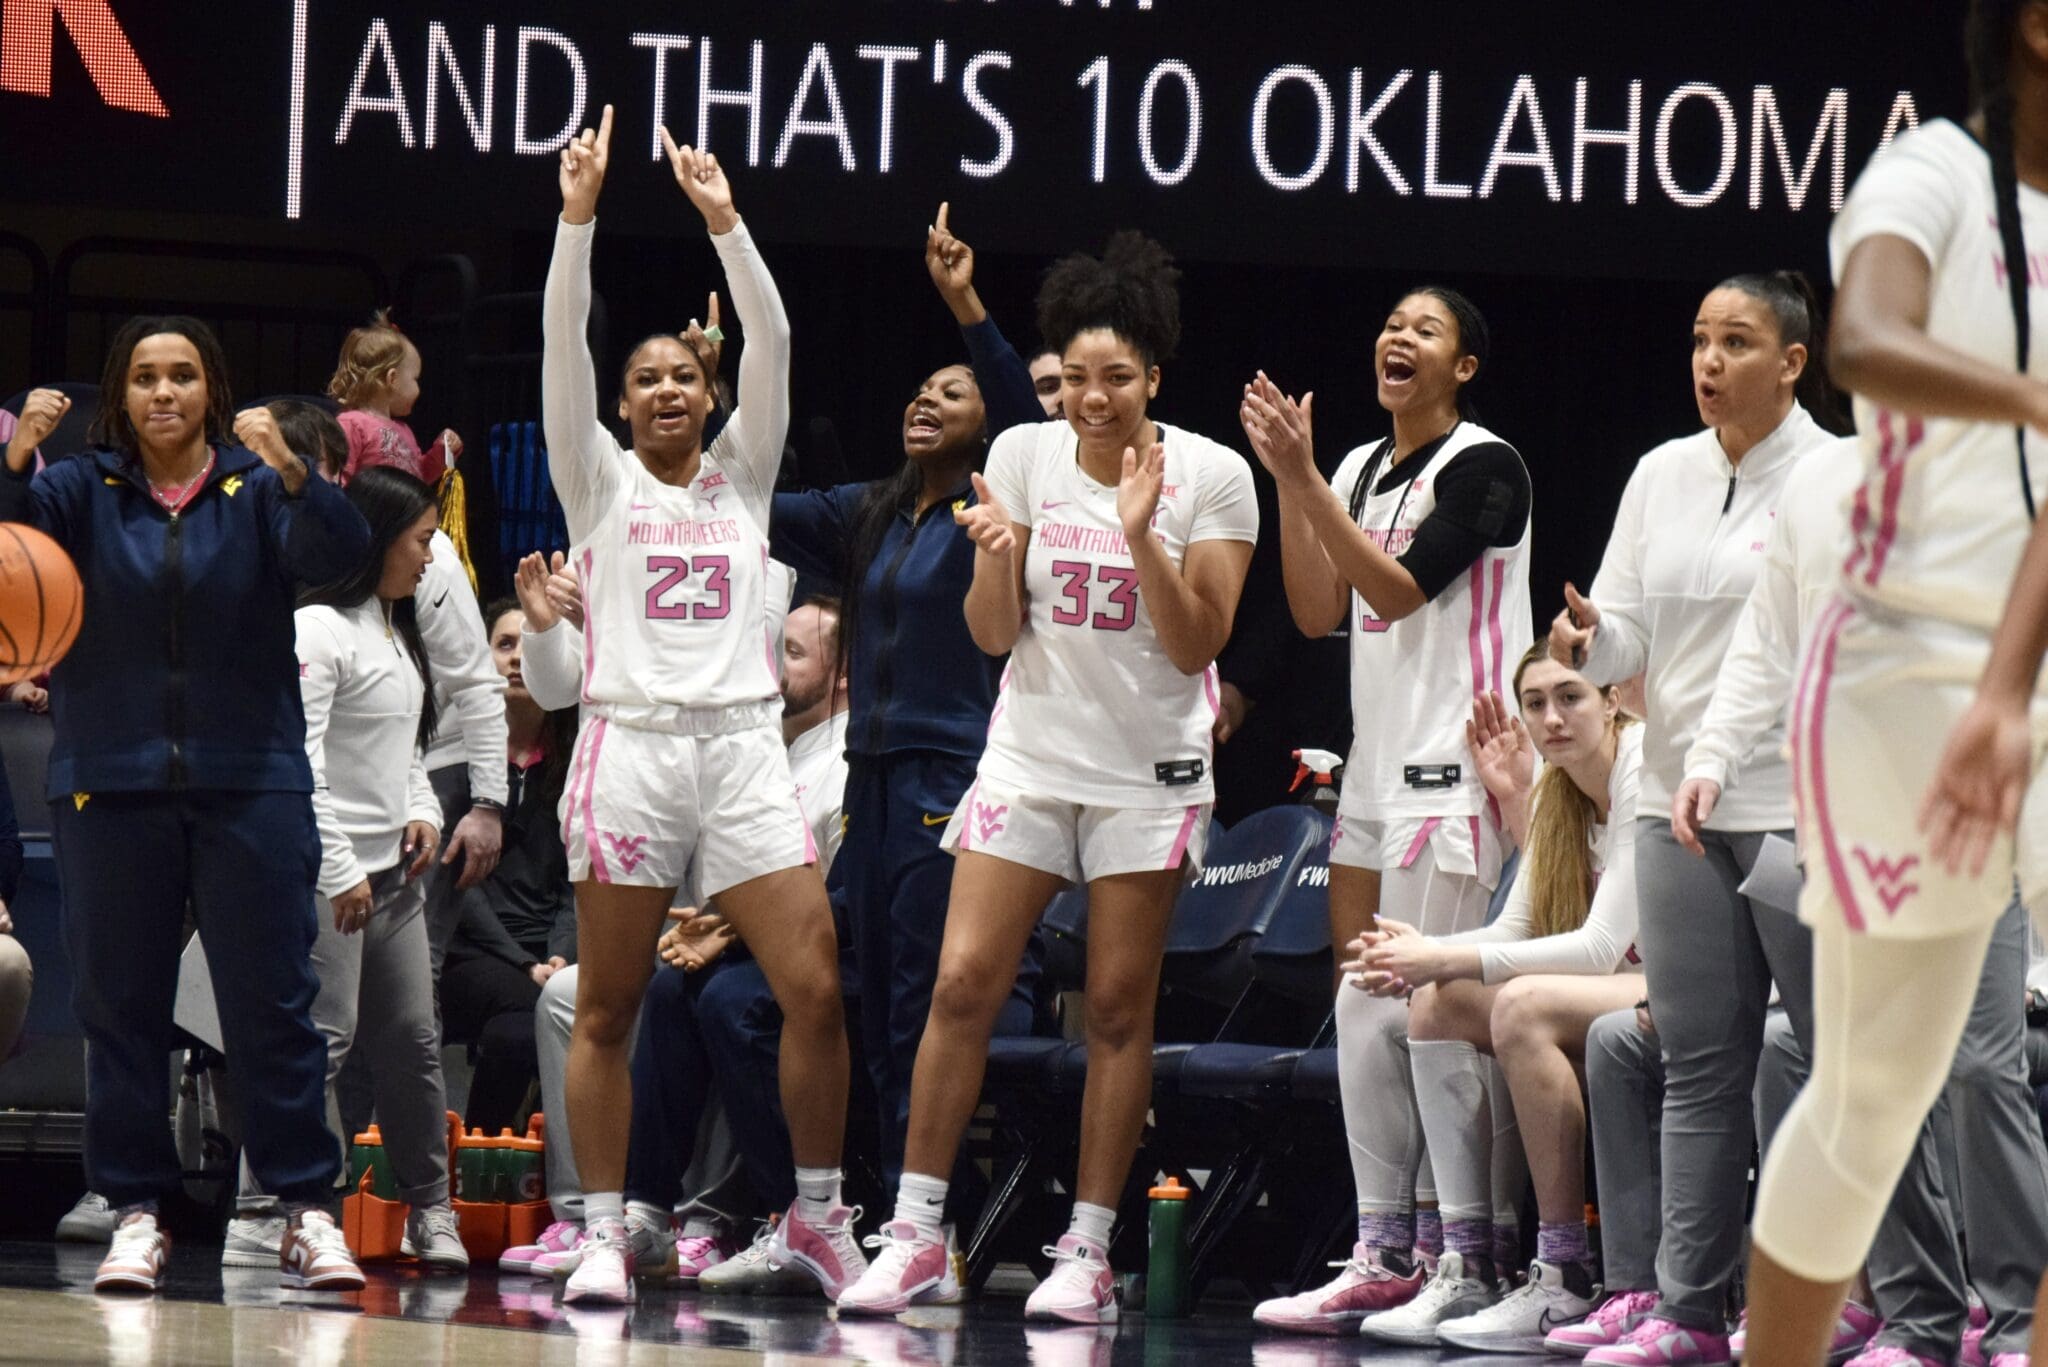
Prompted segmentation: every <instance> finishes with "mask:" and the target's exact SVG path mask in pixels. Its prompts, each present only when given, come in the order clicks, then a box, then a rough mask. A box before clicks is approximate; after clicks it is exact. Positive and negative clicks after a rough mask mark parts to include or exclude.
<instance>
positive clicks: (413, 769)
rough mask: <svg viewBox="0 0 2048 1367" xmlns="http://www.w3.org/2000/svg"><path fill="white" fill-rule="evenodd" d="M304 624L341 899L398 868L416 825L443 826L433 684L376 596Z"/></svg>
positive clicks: (316, 803)
mask: <svg viewBox="0 0 2048 1367" xmlns="http://www.w3.org/2000/svg"><path fill="white" fill-rule="evenodd" d="M295 621H296V625H297V628H298V656H299V696H300V698H301V699H302V701H303V702H304V704H305V709H306V756H307V758H308V759H310V760H311V761H312V764H313V817H314V821H315V823H316V824H317V825H318V827H319V830H320V881H319V884H318V886H319V890H320V895H321V896H323V897H332V896H334V895H335V894H336V893H340V892H346V891H347V890H348V889H350V888H352V887H354V886H355V885H356V884H358V883H360V882H362V881H363V880H364V879H365V878H367V877H369V876H370V875H371V874H373V873H379V872H382V871H383V870H385V869H388V868H391V867H392V866H393V865H395V864H397V863H398V862H399V859H400V850H401V847H402V846H403V844H404V837H405V827H406V824H407V823H408V822H412V821H424V822H426V823H427V824H428V825H430V826H433V827H434V828H435V829H436V830H438V829H440V825H441V804H440V802H439V801H438V800H436V798H435V797H434V787H433V785H432V784H431V783H429V782H427V769H426V765H425V763H424V762H423V760H422V759H421V756H420V749H419V725H420V704H421V702H422V700H423V699H424V698H425V697H426V684H425V681H424V680H422V679H421V678H420V671H419V668H418V666H417V665H415V664H414V663H413V660H412V656H411V655H410V654H408V653H407V652H406V648H405V642H404V640H403V639H401V638H400V637H399V635H398V633H397V631H396V630H394V629H393V628H392V627H391V625H390V621H391V619H390V609H389V607H388V605H386V604H385V603H383V602H381V601H379V600H378V599H377V598H375V597H374V596H373V597H370V598H367V599H365V600H364V601H363V602H361V603H359V604H357V605H356V606H355V607H352V608H347V609H342V608H330V607H306V608H300V609H299V610H298V613H297V614H296V618H295Z"/></svg>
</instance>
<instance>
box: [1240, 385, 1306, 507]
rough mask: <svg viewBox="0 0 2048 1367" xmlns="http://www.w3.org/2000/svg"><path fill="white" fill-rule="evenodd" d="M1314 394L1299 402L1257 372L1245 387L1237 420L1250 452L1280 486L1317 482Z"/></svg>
mask: <svg viewBox="0 0 2048 1367" xmlns="http://www.w3.org/2000/svg"><path fill="white" fill-rule="evenodd" d="M1315 403H1316V396H1315V395H1314V394H1312V393H1311V394H1304V395H1302V396H1301V402H1299V403H1296V402H1295V401H1294V400H1293V399H1291V398H1289V397H1288V396H1287V395H1285V394H1283V393H1281V392H1280V386H1278V385H1276V384H1274V383H1273V382H1272V381H1271V380H1270V379H1268V378H1266V372H1265V371H1263V370H1262V371H1260V372H1259V373H1258V375H1257V376H1256V377H1254V378H1253V380H1252V382H1251V383H1250V384H1248V385H1246V386H1245V387H1244V401H1243V402H1242V403H1241V404H1240V405H1239V406H1238V411H1237V419H1238V422H1239V423H1240V424H1242V425H1243V427H1244V434H1245V436H1246V437H1248V438H1250V440H1251V444H1252V453H1253V454H1254V455H1256V456H1257V457H1258V458H1259V464H1261V465H1263V466H1265V467H1266V471H1267V473H1268V474H1270V475H1272V476H1273V479H1274V480H1275V482H1277V483H1280V484H1283V485H1284V484H1290V483H1299V482H1300V481H1303V480H1320V479H1321V476H1320V475H1318V474H1317V473H1316V425H1315Z"/></svg>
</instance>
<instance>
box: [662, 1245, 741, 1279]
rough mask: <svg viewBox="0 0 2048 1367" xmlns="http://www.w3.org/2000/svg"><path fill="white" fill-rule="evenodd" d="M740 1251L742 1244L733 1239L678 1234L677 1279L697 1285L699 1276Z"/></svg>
mask: <svg viewBox="0 0 2048 1367" xmlns="http://www.w3.org/2000/svg"><path fill="white" fill-rule="evenodd" d="M739 1251H740V1246H739V1245H738V1244H737V1243H735V1242H734V1241H732V1240H731V1239H725V1238H719V1237H715V1236H712V1235H708V1234H707V1235H697V1234H678V1235H677V1236H676V1267H675V1277H676V1280H677V1281H679V1282H682V1283H683V1284H684V1285H685V1286H695V1285H696V1284H697V1278H699V1277H701V1276H703V1275H704V1273H705V1272H707V1271H708V1270H710V1269H711V1268H714V1267H716V1266H718V1265H719V1264H720V1263H722V1262H724V1261H725V1260H726V1259H727V1258H730V1257H732V1256H733V1255H734V1254H735V1253H738V1252H739Z"/></svg>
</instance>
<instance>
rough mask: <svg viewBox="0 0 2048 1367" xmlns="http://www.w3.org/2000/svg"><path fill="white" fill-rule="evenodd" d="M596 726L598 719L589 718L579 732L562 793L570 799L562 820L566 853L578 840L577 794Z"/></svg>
mask: <svg viewBox="0 0 2048 1367" xmlns="http://www.w3.org/2000/svg"><path fill="white" fill-rule="evenodd" d="M596 724H597V718H596V717H595V716H592V717H588V718H586V719H585V720H584V723H583V725H582V726H581V727H580V728H579V729H578V730H577V732H576V756H575V758H574V759H573V760H572V761H571V762H570V764H569V781H568V783H566V784H565V785H563V788H562V791H563V792H564V793H566V794H567V795H568V798H569V814H568V815H567V816H565V817H563V818H562V848H563V850H564V851H565V852H566V851H567V850H568V849H569V845H570V842H571V841H573V840H575V838H576V827H575V824H574V823H575V821H576V818H577V817H578V816H580V815H581V812H580V811H579V810H578V804H579V802H580V801H581V799H580V798H579V797H578V796H577V794H579V793H580V792H582V791H583V766H584V765H585V764H587V763H589V760H588V758H587V756H588V755H589V753H590V729H591V727H593V726H595V725H596Z"/></svg>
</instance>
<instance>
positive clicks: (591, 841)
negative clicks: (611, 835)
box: [583, 717, 612, 883]
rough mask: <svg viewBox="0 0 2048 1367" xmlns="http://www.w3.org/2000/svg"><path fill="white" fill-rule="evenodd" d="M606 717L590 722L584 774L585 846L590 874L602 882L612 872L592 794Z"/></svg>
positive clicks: (595, 789)
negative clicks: (588, 765)
mask: <svg viewBox="0 0 2048 1367" xmlns="http://www.w3.org/2000/svg"><path fill="white" fill-rule="evenodd" d="M604 728H605V719H604V718H603V717H599V718H598V719H597V720H596V721H594V722H592V723H591V724H590V768H589V771H588V772H587V773H586V774H585V775H584V776H583V848H584V851H585V852H586V853H587V854H589V856H590V876H591V877H592V878H595V879H596V880H597V881H598V882H600V883H609V882H611V881H612V872H611V870H610V869H609V868H607V867H606V866H605V862H604V841H603V840H602V839H601V838H600V837H599V836H598V833H597V819H596V817H594V816H592V815H591V810H590V807H591V801H590V799H591V795H592V794H593V793H595V792H596V791H597V757H598V755H600V754H601V753H603V751H604Z"/></svg>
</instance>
